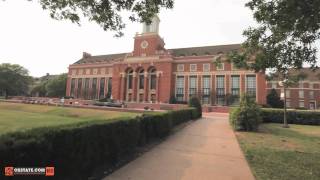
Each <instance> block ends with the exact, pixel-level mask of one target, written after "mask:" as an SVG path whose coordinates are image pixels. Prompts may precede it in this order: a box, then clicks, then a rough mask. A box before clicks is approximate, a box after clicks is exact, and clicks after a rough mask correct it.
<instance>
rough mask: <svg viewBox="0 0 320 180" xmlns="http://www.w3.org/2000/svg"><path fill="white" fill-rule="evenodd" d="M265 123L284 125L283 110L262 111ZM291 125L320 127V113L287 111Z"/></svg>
mask: <svg viewBox="0 0 320 180" xmlns="http://www.w3.org/2000/svg"><path fill="white" fill-rule="evenodd" d="M262 119H263V122H266V123H268V122H271V123H283V110H282V109H262ZM287 120H288V123H289V124H302V125H320V111H310V110H287Z"/></svg>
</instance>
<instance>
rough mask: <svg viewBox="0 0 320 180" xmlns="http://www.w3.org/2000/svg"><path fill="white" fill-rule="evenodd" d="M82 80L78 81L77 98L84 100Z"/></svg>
mask: <svg viewBox="0 0 320 180" xmlns="http://www.w3.org/2000/svg"><path fill="white" fill-rule="evenodd" d="M81 95H82V79H78V92H77V98H82V96H81Z"/></svg>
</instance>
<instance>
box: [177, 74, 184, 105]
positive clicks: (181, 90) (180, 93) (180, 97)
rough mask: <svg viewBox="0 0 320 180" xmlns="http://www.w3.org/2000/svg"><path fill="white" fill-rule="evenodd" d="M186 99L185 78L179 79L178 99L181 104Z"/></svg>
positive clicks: (180, 77)
mask: <svg viewBox="0 0 320 180" xmlns="http://www.w3.org/2000/svg"><path fill="white" fill-rule="evenodd" d="M183 98H184V76H178V77H177V83H176V99H177V101H179V102H182V101H183Z"/></svg>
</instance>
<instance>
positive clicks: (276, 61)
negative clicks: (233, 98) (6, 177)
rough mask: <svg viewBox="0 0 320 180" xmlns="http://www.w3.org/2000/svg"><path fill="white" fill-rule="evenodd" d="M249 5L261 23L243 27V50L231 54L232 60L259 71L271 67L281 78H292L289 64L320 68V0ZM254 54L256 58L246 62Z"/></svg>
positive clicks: (276, 0)
mask: <svg viewBox="0 0 320 180" xmlns="http://www.w3.org/2000/svg"><path fill="white" fill-rule="evenodd" d="M246 6H247V7H249V8H250V9H251V10H252V11H253V14H254V18H255V20H256V21H257V22H258V26H257V27H250V28H248V29H247V30H246V31H244V33H243V34H244V35H245V36H246V41H245V42H244V43H243V51H242V52H241V53H233V54H231V55H230V56H231V59H232V61H234V62H235V63H236V64H239V66H245V67H247V68H252V69H254V70H256V71H260V70H266V69H270V70H271V71H274V72H277V73H280V74H282V75H283V77H282V79H288V78H289V75H288V70H289V69H290V68H295V69H300V68H302V67H303V65H305V64H308V65H310V67H311V68H317V58H316V53H317V48H316V45H315V42H316V41H317V40H319V38H320V0H305V1H301V0H251V1H249V2H248V3H247V4H246ZM253 57H254V58H255V62H253V63H250V64H247V63H246V62H247V61H249V60H252V58H253Z"/></svg>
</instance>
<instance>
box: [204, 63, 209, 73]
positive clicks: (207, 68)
mask: <svg viewBox="0 0 320 180" xmlns="http://www.w3.org/2000/svg"><path fill="white" fill-rule="evenodd" d="M209 71H210V64H209V63H206V64H203V72H209Z"/></svg>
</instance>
